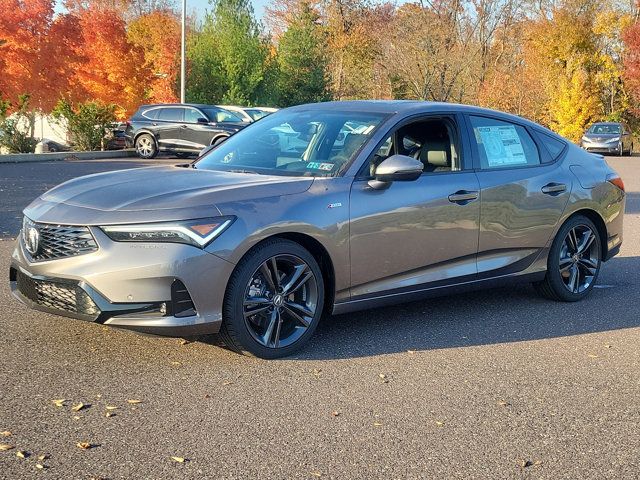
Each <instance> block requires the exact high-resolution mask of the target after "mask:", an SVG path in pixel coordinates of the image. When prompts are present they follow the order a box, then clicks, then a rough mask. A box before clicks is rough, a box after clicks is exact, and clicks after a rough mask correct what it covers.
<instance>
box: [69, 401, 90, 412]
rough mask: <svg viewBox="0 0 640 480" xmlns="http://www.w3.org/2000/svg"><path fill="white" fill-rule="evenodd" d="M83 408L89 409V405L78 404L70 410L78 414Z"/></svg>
mask: <svg viewBox="0 0 640 480" xmlns="http://www.w3.org/2000/svg"><path fill="white" fill-rule="evenodd" d="M83 408H89V405H85V404H84V403H82V402H80V403H79V404H77V405H74V406H73V407H71V410H73V411H74V412H79V411H80V410H82V409H83Z"/></svg>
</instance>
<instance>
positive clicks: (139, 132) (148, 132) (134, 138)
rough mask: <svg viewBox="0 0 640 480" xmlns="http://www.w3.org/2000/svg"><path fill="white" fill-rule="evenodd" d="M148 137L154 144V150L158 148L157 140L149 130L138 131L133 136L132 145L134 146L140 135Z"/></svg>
mask: <svg viewBox="0 0 640 480" xmlns="http://www.w3.org/2000/svg"><path fill="white" fill-rule="evenodd" d="M145 133H146V134H147V135H150V136H151V138H153V141H154V143H155V144H156V148H158V139H157V138H156V136H155V135H154V134H153V132H151V131H150V130H138V131H137V132H136V134H135V135H134V136H133V145H134V146H135V144H136V141H137V140H138V137H140V135H144V134H145Z"/></svg>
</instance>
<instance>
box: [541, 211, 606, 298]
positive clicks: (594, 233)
mask: <svg viewBox="0 0 640 480" xmlns="http://www.w3.org/2000/svg"><path fill="white" fill-rule="evenodd" d="M601 257H602V247H601V244H600V234H599V232H598V229H597V228H596V226H595V225H594V224H593V222H592V221H591V220H589V219H588V218H587V217H584V216H582V215H578V216H575V217H572V218H570V219H569V220H568V221H567V222H566V223H565V224H564V225H563V226H562V227H560V230H559V231H558V233H557V234H556V237H555V238H554V240H553V243H552V244H551V250H550V251H549V257H548V259H547V273H546V276H545V278H544V280H542V281H541V282H538V283H534V286H535V287H536V290H537V291H538V292H539V293H540V294H541V295H542V296H544V297H546V298H549V299H551V300H555V301H559V302H577V301H578V300H582V299H583V298H584V297H586V296H587V295H589V293H590V292H591V290H592V289H593V286H594V285H595V283H596V281H597V280H598V275H599V274H600V267H601V265H602V258H601Z"/></svg>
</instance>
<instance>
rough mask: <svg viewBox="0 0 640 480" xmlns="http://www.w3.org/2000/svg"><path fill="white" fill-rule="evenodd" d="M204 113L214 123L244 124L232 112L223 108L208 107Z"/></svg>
mask: <svg viewBox="0 0 640 480" xmlns="http://www.w3.org/2000/svg"><path fill="white" fill-rule="evenodd" d="M202 110H204V113H205V114H206V115H207V117H209V120H211V121H212V122H218V123H220V122H240V123H242V119H241V118H240V117H239V116H238V115H236V114H235V113H232V112H230V111H229V110H224V109H222V108H213V107H207V108H203V109H202Z"/></svg>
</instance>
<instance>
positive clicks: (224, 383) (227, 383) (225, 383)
mask: <svg viewBox="0 0 640 480" xmlns="http://www.w3.org/2000/svg"><path fill="white" fill-rule="evenodd" d="M222 385H233V382H222Z"/></svg>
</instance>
